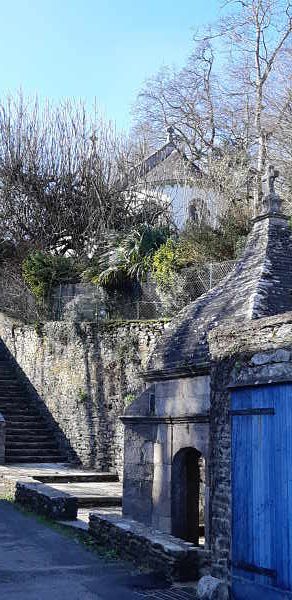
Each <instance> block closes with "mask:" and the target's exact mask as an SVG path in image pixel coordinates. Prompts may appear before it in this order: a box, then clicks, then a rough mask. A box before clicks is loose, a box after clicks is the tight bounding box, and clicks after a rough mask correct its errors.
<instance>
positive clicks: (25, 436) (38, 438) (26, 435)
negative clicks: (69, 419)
mask: <svg viewBox="0 0 292 600" xmlns="http://www.w3.org/2000/svg"><path fill="white" fill-rule="evenodd" d="M52 439H54V438H53V437H52V435H50V434H49V433H47V432H44V433H36V431H35V430H34V431H33V432H31V431H29V432H26V431H20V432H19V433H10V432H8V433H6V442H7V443H12V442H25V441H26V440H31V441H34V442H42V441H44V442H46V441H49V440H52Z"/></svg>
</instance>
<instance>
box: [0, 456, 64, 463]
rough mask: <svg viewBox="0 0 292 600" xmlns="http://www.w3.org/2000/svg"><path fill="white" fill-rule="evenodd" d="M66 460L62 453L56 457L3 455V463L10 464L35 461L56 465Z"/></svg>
mask: <svg viewBox="0 0 292 600" xmlns="http://www.w3.org/2000/svg"><path fill="white" fill-rule="evenodd" d="M66 462H67V457H66V456H63V455H61V454H60V455H59V456H58V457H56V455H49V454H48V455H46V456H23V457H21V456H18V457H17V458H15V457H11V456H5V464H6V463H7V464H10V465H13V464H15V465H17V464H22V463H28V464H29V463H37V464H42V463H46V464H47V463H54V464H56V465H58V464H59V463H60V464H62V465H63V464H64V463H66Z"/></svg>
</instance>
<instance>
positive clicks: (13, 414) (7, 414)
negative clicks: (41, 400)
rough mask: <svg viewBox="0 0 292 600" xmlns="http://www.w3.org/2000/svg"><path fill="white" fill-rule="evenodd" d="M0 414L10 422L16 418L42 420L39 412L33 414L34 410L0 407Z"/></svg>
mask: <svg viewBox="0 0 292 600" xmlns="http://www.w3.org/2000/svg"><path fill="white" fill-rule="evenodd" d="M0 412H1V413H2V415H3V416H4V418H7V419H8V420H11V419H13V420H14V421H15V419H16V418H18V419H19V420H22V419H27V418H28V419H31V418H33V419H37V420H40V417H39V414H38V413H37V412H33V411H32V410H30V409H29V408H26V407H24V408H18V409H15V410H13V408H10V407H9V408H2V407H0Z"/></svg>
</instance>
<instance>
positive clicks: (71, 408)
mask: <svg viewBox="0 0 292 600" xmlns="http://www.w3.org/2000/svg"><path fill="white" fill-rule="evenodd" d="M164 326H165V325H164V323H163V322H159V321H156V322H152V323H150V322H149V323H147V322H144V323H143V322H128V323H120V324H118V323H109V324H107V325H103V326H101V325H100V326H99V325H98V324H93V323H73V322H58V323H57V322H50V323H47V324H45V325H38V326H35V327H34V326H24V325H20V324H16V323H15V322H13V321H12V320H11V319H10V318H8V317H6V316H4V315H1V318H0V336H1V338H2V340H3V342H4V343H5V344H6V346H7V348H8V350H9V351H10V353H11V354H12V356H13V357H14V358H15V359H16V361H17V363H18V365H19V366H20V367H21V369H22V371H23V372H24V374H25V375H26V377H27V378H28V380H29V381H30V383H31V384H32V386H33V387H34V390H35V391H36V394H37V396H38V398H39V399H40V400H41V401H42V402H43V403H44V406H45V407H47V409H48V412H49V414H50V415H51V416H52V418H53V420H54V421H55V423H56V424H57V425H58V429H59V432H60V441H61V442H62V443H63V442H64V439H65V442H66V444H67V447H68V448H70V449H71V450H72V455H74V454H75V456H76V458H77V459H79V460H80V461H81V463H82V464H83V466H85V467H95V468H97V469H102V470H114V469H118V470H119V471H121V468H122V463H123V426H122V424H121V422H120V420H119V418H118V417H119V416H120V415H122V414H123V412H124V408H125V406H126V405H127V404H128V403H130V402H131V401H133V399H134V398H135V397H136V395H137V394H138V393H140V391H141V390H142V389H143V383H142V380H141V371H142V370H143V369H144V367H145V365H146V361H147V359H148V357H149V353H150V352H151V350H152V348H153V346H154V344H155V343H156V341H157V338H158V337H159V336H160V335H161V333H162V331H163V330H164ZM40 406H41V405H40Z"/></svg>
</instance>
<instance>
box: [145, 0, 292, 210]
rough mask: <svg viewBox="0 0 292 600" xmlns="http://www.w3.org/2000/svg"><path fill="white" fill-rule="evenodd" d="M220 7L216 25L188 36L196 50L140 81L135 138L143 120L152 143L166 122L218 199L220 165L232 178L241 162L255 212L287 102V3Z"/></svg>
mask: <svg viewBox="0 0 292 600" xmlns="http://www.w3.org/2000/svg"><path fill="white" fill-rule="evenodd" d="M222 10H223V13H222V18H221V19H220V21H219V22H217V23H216V24H215V25H214V26H208V27H207V28H206V30H205V31H204V32H203V33H201V34H200V35H198V36H196V41H197V43H198V47H197V49H196V50H195V51H194V52H193V54H192V55H191V57H190V59H189V61H188V62H187V64H186V66H185V67H184V68H183V69H181V70H179V71H176V70H170V69H164V70H163V71H161V72H160V73H159V75H158V76H157V77H155V78H154V79H153V80H152V81H149V82H148V83H147V85H146V86H145V88H144V90H143V91H142V92H141V94H140V96H139V98H138V103H137V108H136V120H137V124H138V130H139V127H140V128H142V131H143V133H145V123H147V124H148V125H147V128H148V135H149V123H151V125H152V132H151V133H152V138H153V133H154V134H156V135H157V136H158V135H159V134H160V135H161V132H162V131H163V129H165V127H166V126H169V125H172V126H173V127H174V129H175V132H176V136H177V137H176V139H177V146H178V150H179V148H183V151H185V153H186V156H187V158H188V159H189V160H191V161H194V162H195V163H196V164H198V165H200V167H201V169H202V172H203V173H204V174H205V182H207V181H209V182H210V183H211V184H212V185H214V184H215V185H216V182H217V187H219V188H220V189H221V190H222V192H223V194H224V193H226V182H227V179H228V177H227V178H226V168H225V167H226V165H228V164H230V165H231V171H230V173H229V176H230V177H232V176H233V173H234V169H233V167H234V160H233V158H234V155H235V154H237V156H239V157H241V159H242V157H243V161H242V160H241V159H240V160H239V162H240V163H241V166H243V164H244V165H245V167H246V175H245V182H246V183H245V198H246V199H248V198H249V196H250V185H251V179H252V178H253V180H254V183H255V185H254V188H255V192H254V202H253V211H254V212H255V211H256V207H257V204H258V202H259V200H260V196H261V179H262V175H263V172H264V169H265V165H266V162H267V159H270V158H271V157H273V159H274V154H275V152H274V151H275V143H274V142H275V137H276V132H277V130H278V128H279V126H280V124H281V122H282V121H283V118H284V115H285V114H286V110H287V107H288V104H289V98H290V97H291V95H290V92H289V89H290V88H291V77H290V72H291V32H292V20H291V14H292V11H291V5H290V0H229V1H227V2H225V3H224V5H223V7H222ZM146 132H147V130H146ZM151 141H152V140H151ZM222 165H225V166H224V168H223V171H224V177H223V179H222V178H220V173H222ZM217 167H218V168H217ZM216 170H217V173H216ZM207 187H208V186H207ZM235 194H236V192H235ZM240 197H242V190H241V193H240ZM234 200H236V195H235V196H234Z"/></svg>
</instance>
